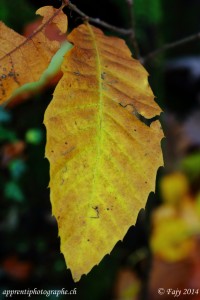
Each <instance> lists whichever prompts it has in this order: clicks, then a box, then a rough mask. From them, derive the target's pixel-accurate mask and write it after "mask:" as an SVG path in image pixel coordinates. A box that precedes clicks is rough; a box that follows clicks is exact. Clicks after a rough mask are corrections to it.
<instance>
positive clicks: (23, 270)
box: [2, 256, 32, 280]
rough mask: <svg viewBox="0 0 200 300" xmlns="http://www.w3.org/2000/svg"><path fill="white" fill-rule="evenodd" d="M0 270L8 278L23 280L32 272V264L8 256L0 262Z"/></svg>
mask: <svg viewBox="0 0 200 300" xmlns="http://www.w3.org/2000/svg"><path fill="white" fill-rule="evenodd" d="M2 268H3V270H4V272H6V273H7V274H8V275H9V276H11V277H13V278H15V279H17V280H25V279H26V278H27V277H28V276H29V275H30V272H31V271H32V263H31V262H29V261H20V260H19V259H18V257H16V256H9V257H7V258H6V259H4V261H3V262H2Z"/></svg>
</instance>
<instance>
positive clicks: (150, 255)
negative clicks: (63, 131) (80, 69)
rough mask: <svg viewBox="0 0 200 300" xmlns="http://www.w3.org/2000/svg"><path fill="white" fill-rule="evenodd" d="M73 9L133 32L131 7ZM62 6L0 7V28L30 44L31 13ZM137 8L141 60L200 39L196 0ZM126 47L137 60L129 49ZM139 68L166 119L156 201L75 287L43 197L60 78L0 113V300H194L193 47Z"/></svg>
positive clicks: (197, 210) (199, 150) (199, 48)
mask: <svg viewBox="0 0 200 300" xmlns="http://www.w3.org/2000/svg"><path fill="white" fill-rule="evenodd" d="M72 2H73V3H74V4H75V5H77V7H79V8H80V9H81V10H83V11H84V12H85V13H86V14H88V15H89V16H92V17H98V18H100V19H102V20H104V21H107V22H109V23H110V24H113V25H116V26H118V27H123V28H128V27H129V26H130V6H129V4H128V3H129V2H130V1H126V0H102V1H96V2H95V1H92V0H85V1H81V0H74V1H72ZM60 3H61V1H59V0H57V1H52V0H51V1H50V0H46V1H42V0H40V1H39V0H38V1H36V0H32V1H31V0H18V1H15V2H13V1H11V0H1V2H0V19H1V20H2V21H3V22H5V23H6V24H7V25H8V26H10V27H12V28H13V29H15V30H16V31H17V32H19V33H21V34H24V35H26V36H27V35H29V34H30V33H31V32H32V30H33V28H34V29H35V26H36V24H37V17H36V16H35V10H36V9H37V8H39V7H41V6H44V5H54V6H55V7H59V6H60ZM134 3H135V5H134V14H135V26H136V37H137V41H138V44H139V49H140V54H141V56H142V57H146V56H147V55H148V54H149V53H150V52H152V51H153V50H155V49H158V48H160V47H162V46H163V45H164V44H166V43H169V42H174V41H176V40H179V39H182V38H184V37H186V36H188V35H192V34H195V33H197V32H200V22H199V16H200V1H198V0H190V1H187V0H167V1H165V0H135V1H134ZM65 12H66V13H67V14H68V16H69V30H72V29H73V28H74V27H75V26H77V25H79V24H80V23H81V19H80V17H79V16H78V15H77V14H76V13H75V12H70V11H69V10H68V9H66V10H65ZM35 22H36V23H35ZM104 32H105V33H107V34H109V35H110V34H112V35H116V34H115V33H112V32H110V31H108V30H105V29H104ZM126 42H127V44H128V45H129V47H130V48H131V50H132V52H133V56H134V49H133V47H132V43H131V41H130V40H128V39H126ZM144 65H145V67H146V69H147V70H148V72H149V74H150V77H149V81H150V84H151V87H152V89H153V92H154V94H155V96H156V99H155V100H156V101H157V102H158V104H159V105H160V106H161V108H162V109H163V111H164V113H162V114H161V123H162V126H163V129H164V132H165V136H166V139H165V140H163V141H162V149H163V156H164V162H165V166H164V168H160V169H159V170H158V175H157V182H156V193H155V194H154V193H151V194H150V195H149V198H148V201H147V205H146V208H145V210H141V211H140V213H139V215H138V220H137V223H136V226H132V227H131V228H130V229H129V231H128V233H127V235H126V236H125V238H124V240H123V242H119V243H117V245H116V246H115V248H114V249H113V251H112V252H111V255H109V256H108V255H107V256H106V257H105V258H104V259H103V260H102V262H101V263H100V264H99V266H98V267H94V268H93V270H92V271H91V272H90V273H89V274H88V275H87V276H83V277H82V279H81V281H80V282H79V283H77V284H74V283H73V280H72V277H71V273H70V271H69V270H67V269H66V266H65V262H64V258H63V255H62V254H60V248H59V243H60V241H59V238H58V228H57V223H56V221H55V219H54V218H53V217H52V216H51V204H50V200H49V190H48V188H47V186H48V182H49V173H48V172H49V164H48V161H47V160H46V159H44V150H45V128H44V125H43V116H44V112H45V109H46V107H47V105H48V104H49V102H50V101H51V98H52V93H53V90H54V87H55V85H56V82H57V81H58V79H59V76H60V74H57V75H56V76H53V78H51V79H49V80H46V82H45V86H43V87H42V88H38V92H37V93H33V92H31V91H30V90H26V93H22V94H19V95H18V96H16V97H15V99H14V101H13V102H12V103H11V104H9V105H7V106H6V107H1V108H0V207H1V208H0V241H1V247H0V299H4V297H3V295H2V291H3V290H5V289H27V288H30V289H31V288H37V289H51V290H55V289H62V288H65V289H68V290H70V289H73V288H74V287H76V288H77V295H76V296H75V295H71V296H66V295H65V296H61V295H60V296H59V299H73V298H74V299H81V300H86V299H87V300H106V299H107V300H139V299H150V300H156V299H160V298H161V297H162V299H170V298H169V297H172V295H171V296H169V295H168V294H167V289H170V288H171V289H177V288H179V289H181V291H182V292H183V291H184V288H186V289H188V291H187V293H188V295H187V299H191V300H192V299H195V300H198V299H200V285H199V282H200V239H199V237H200V133H199V132H200V40H199V41H194V42H192V43H189V44H184V45H182V46H180V47H176V48H174V49H171V50H168V51H165V52H161V53H160V54H159V55H157V56H155V57H152V58H149V59H146V60H145V63H144ZM51 77H52V76H51ZM158 288H163V289H165V294H163V295H162V296H161V295H159V293H158ZM198 289H199V292H198ZM13 297H14V296H13ZM21 297H22V296H21ZM14 298H15V297H14ZM33 298H34V297H33ZM35 298H36V297H35ZM44 298H45V296H37V299H44ZM49 298H50V299H54V298H55V299H56V296H55V295H51V296H50V297H49ZM24 299H27V296H24ZM179 299H185V295H181V296H180V297H179Z"/></svg>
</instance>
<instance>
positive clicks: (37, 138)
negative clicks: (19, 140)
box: [25, 128, 44, 145]
mask: <svg viewBox="0 0 200 300" xmlns="http://www.w3.org/2000/svg"><path fill="white" fill-rule="evenodd" d="M25 138H26V142H27V143H30V144H34V145H37V144H40V143H41V141H42V139H43V138H44V136H43V132H42V130H41V129H37V128H32V129H29V130H28V131H27V132H26V137H25Z"/></svg>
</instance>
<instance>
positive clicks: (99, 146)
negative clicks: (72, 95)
mask: <svg viewBox="0 0 200 300" xmlns="http://www.w3.org/2000/svg"><path fill="white" fill-rule="evenodd" d="M87 27H88V30H89V32H90V35H91V37H92V42H93V45H94V49H95V51H96V61H97V75H98V76H97V78H98V84H99V86H98V94H99V102H98V116H99V117H98V131H97V155H96V162H95V168H94V179H93V182H92V192H91V197H90V202H89V203H92V202H93V198H94V193H95V189H96V185H97V178H98V170H99V165H100V157H101V153H102V140H103V136H102V135H103V130H102V122H103V93H102V84H101V71H102V68H101V59H100V54H99V50H98V45H97V42H96V36H95V33H94V32H93V30H92V28H91V26H90V25H89V24H87Z"/></svg>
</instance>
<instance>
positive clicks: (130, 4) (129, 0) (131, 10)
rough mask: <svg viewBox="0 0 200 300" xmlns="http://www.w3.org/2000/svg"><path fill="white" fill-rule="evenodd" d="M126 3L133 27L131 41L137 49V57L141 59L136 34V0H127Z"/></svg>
mask: <svg viewBox="0 0 200 300" xmlns="http://www.w3.org/2000/svg"><path fill="white" fill-rule="evenodd" d="M126 3H127V5H128V12H129V18H130V25H131V28H132V32H131V33H130V41H131V42H132V45H133V48H134V50H135V57H136V58H138V59H139V58H140V50H139V46H138V42H137V39H136V34H135V16H134V0H126Z"/></svg>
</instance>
